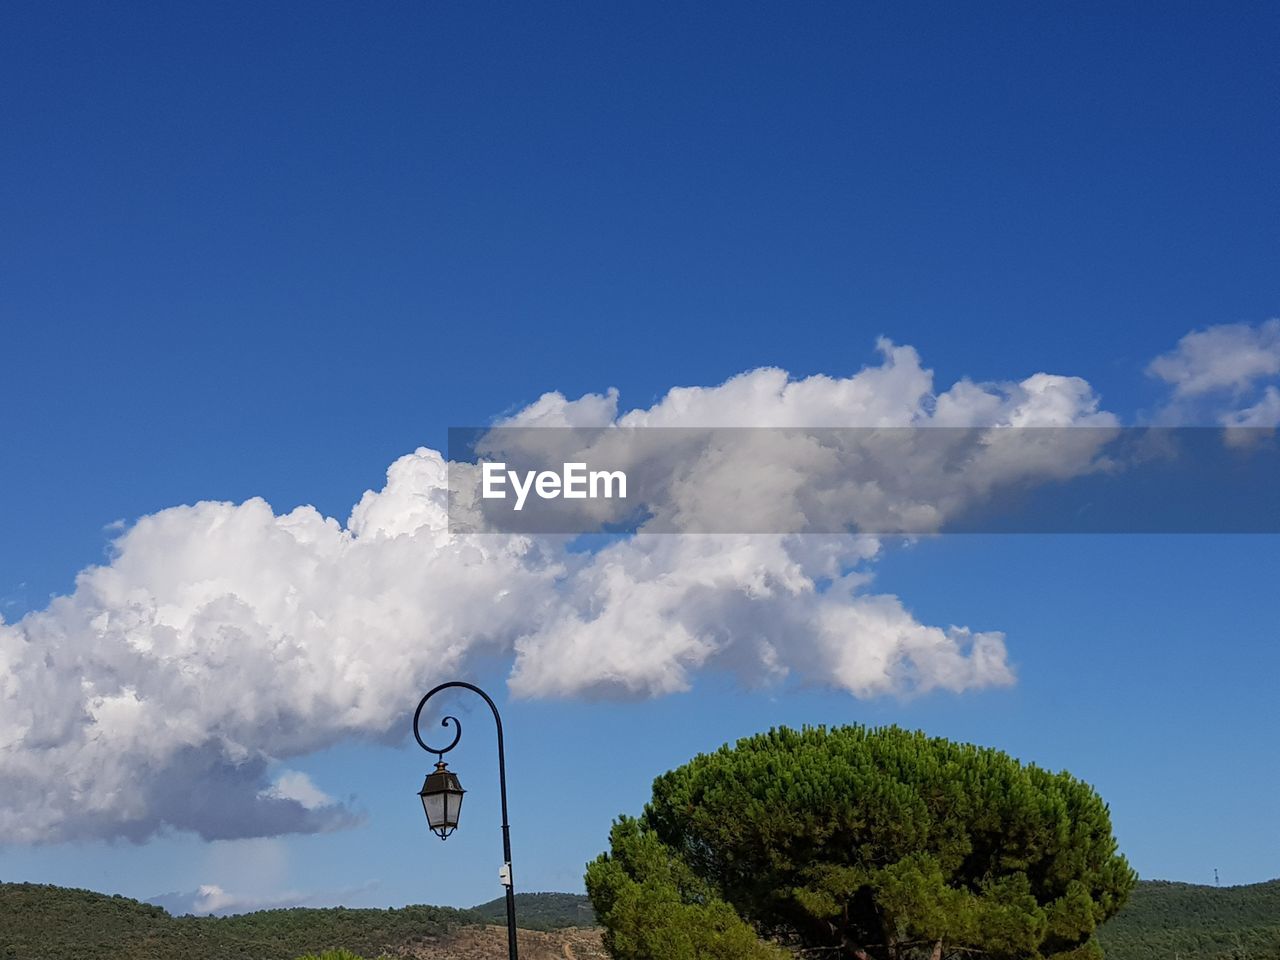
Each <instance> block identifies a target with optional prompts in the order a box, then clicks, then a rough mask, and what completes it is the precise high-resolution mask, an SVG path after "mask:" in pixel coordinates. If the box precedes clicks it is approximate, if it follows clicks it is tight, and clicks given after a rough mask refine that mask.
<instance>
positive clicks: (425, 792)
mask: <svg viewBox="0 0 1280 960" xmlns="http://www.w3.org/2000/svg"><path fill="white" fill-rule="evenodd" d="M466 792H467V791H465V790H463V789H462V784H460V783H459V782H458V775H457V774H456V773H454V772H453V771H452V770H450V769H449V767H448V765H447V764H445V763H444V762H443V761H441V762H440V763H437V764H436V768H435V771H434V772H432V773H428V774H427V779H426V780H424V781H423V782H422V789H421V790H419V791H418V796H419V797H421V798H422V809H423V810H424V811H425V812H426V814H427V823H428V824H430V826H431V830H432V832H433V833H435V835H436V836H438V837H439V838H440V839H441V840H447V839H448V838H449V834H451V833H453V831H455V830H457V829H458V814H459V813H461V812H462V795H463V794H464V793H466Z"/></svg>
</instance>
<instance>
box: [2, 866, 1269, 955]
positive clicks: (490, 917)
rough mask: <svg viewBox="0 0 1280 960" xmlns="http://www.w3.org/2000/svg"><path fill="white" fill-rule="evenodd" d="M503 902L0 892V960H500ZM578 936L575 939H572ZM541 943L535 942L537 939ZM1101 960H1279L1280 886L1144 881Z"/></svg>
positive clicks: (530, 946)
mask: <svg viewBox="0 0 1280 960" xmlns="http://www.w3.org/2000/svg"><path fill="white" fill-rule="evenodd" d="M517 916H518V917H519V919H520V925H521V928H522V932H521V936H520V942H521V954H522V956H527V957H528V958H529V960H542V958H544V957H545V958H547V960H551V958H553V957H554V958H557V960H559V958H563V957H569V958H574V960H598V958H603V957H604V954H603V952H602V951H601V950H600V947H599V935H598V931H595V930H592V929H589V926H590V924H591V923H593V917H592V914H591V908H590V905H589V904H588V903H587V900H586V898H585V897H583V896H581V895H578V894H567V893H525V894H519V895H518V898H517ZM505 917H506V905H505V901H503V900H501V899H498V900H493V901H490V902H488V903H484V904H480V905H479V906H478V907H476V908H474V909H472V910H455V909H452V908H448V907H427V906H414V907H404V908H401V909H395V910H365V909H346V908H342V907H335V908H332V909H324V910H317V909H302V908H298V909H291V910H264V911H260V912H257V913H250V914H244V915H241V916H235V917H191V916H186V917H173V916H170V915H169V914H168V913H167V912H166V911H165V910H163V909H162V908H160V907H157V906H153V905H151V904H146V903H139V902H138V901H136V900H130V899H127V898H125V897H119V896H114V897H113V896H107V895H105V894H100V893H93V892H91V891H88V890H72V889H67V888H63V887H53V886H45V885H39V884H25V883H17V884H0V960H102V958H111V960H237V958H240V960H294V958H296V957H298V956H300V955H302V954H305V953H309V952H317V953H318V952H320V951H322V950H326V949H331V948H335V947H344V948H346V949H348V950H352V951H354V952H355V953H357V954H360V955H361V956H364V957H376V956H378V955H379V954H381V953H386V954H390V955H394V956H397V957H412V958H420V960H472V958H477V960H478V958H481V957H488V956H497V955H500V954H501V952H502V950H501V946H502V944H504V943H505V936H506V934H505V932H504V931H503V930H502V929H501V926H494V925H493V924H501V923H503V922H504V921H505ZM575 927H578V928H580V929H572V928H575ZM537 931H544V932H537ZM1101 939H1102V943H1103V946H1104V947H1105V949H1106V954H1107V958H1108V960H1280V880H1273V881H1271V882H1269V883H1259V884H1253V885H1251V886H1242V887H1221V888H1219V887H1205V886H1195V885H1191V884H1184V883H1168V882H1164V881H1143V882H1141V883H1140V884H1139V885H1138V888H1137V890H1136V891H1135V893H1134V895H1133V898H1132V899H1131V900H1130V902H1129V905H1128V906H1127V907H1125V909H1124V910H1123V911H1122V912H1121V913H1120V915H1119V916H1117V917H1116V918H1115V919H1114V920H1112V921H1111V922H1110V923H1109V924H1107V926H1106V927H1104V928H1103V930H1102V934H1101Z"/></svg>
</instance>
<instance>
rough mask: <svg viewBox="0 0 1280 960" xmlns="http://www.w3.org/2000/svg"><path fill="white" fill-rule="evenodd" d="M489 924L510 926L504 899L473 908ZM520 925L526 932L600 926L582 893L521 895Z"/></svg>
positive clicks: (519, 898) (517, 910)
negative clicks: (597, 924) (507, 924)
mask: <svg viewBox="0 0 1280 960" xmlns="http://www.w3.org/2000/svg"><path fill="white" fill-rule="evenodd" d="M471 909H472V910H473V911H475V912H476V913H478V914H480V916H481V917H483V918H484V919H485V920H486V921H488V922H489V923H498V924H504V925H505V924H506V922H507V901H506V898H504V897H499V898H498V899H496V900H490V901H489V902H488V903H482V904H480V905H479V906H478V907H472V908H471ZM516 922H517V923H518V924H519V925H520V927H522V928H523V929H526V930H563V929H565V928H567V927H593V926H595V923H596V915H595V912H594V911H593V910H592V909H591V902H590V901H589V900H587V898H586V897H584V896H582V894H579V893H517V894H516Z"/></svg>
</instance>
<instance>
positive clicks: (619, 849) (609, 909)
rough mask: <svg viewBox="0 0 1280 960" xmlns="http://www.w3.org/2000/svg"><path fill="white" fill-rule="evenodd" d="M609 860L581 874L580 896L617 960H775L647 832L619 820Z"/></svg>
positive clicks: (777, 958) (778, 958)
mask: <svg viewBox="0 0 1280 960" xmlns="http://www.w3.org/2000/svg"><path fill="white" fill-rule="evenodd" d="M609 840H610V848H611V853H609V854H606V855H601V856H600V857H599V858H597V859H596V861H595V862H594V863H592V864H589V865H588V867H587V892H588V894H589V895H590V897H591V900H592V903H593V905H594V906H595V910H596V915H597V916H598V917H599V918H600V920H601V922H603V923H604V926H605V933H604V944H605V948H606V949H607V950H608V951H609V953H610V955H611V956H613V957H616V958H619V960H649V958H657V957H661V958H663V960H782V958H784V957H786V956H787V954H785V953H783V952H781V951H779V950H777V949H776V948H774V947H771V946H768V945H766V944H763V943H761V942H760V941H759V939H758V938H757V937H756V933H755V931H754V930H753V929H752V928H751V926H750V925H749V924H747V923H746V922H744V921H743V920H742V918H741V917H739V916H738V914H737V913H736V912H735V911H734V909H733V908H732V907H731V906H729V904H727V903H725V902H724V901H723V900H722V899H720V898H719V897H717V896H716V895H715V893H714V892H713V891H712V889H711V888H710V886H709V885H708V884H707V883H706V882H705V881H704V880H702V879H700V878H699V877H697V876H696V875H695V874H694V873H693V872H692V871H691V870H690V869H689V867H688V866H687V865H685V864H684V863H683V862H682V861H680V860H679V859H678V858H677V857H675V856H674V855H673V854H672V852H671V850H670V849H669V848H668V847H667V846H665V845H664V844H663V843H662V842H661V841H660V840H658V838H657V837H656V836H654V834H653V833H652V832H651V831H648V830H645V829H644V828H643V827H641V825H640V823H639V822H638V821H636V820H634V819H632V818H629V817H623V818H621V819H619V820H618V821H617V822H616V823H615V824H614V826H613V829H612V830H611V831H610V834H609Z"/></svg>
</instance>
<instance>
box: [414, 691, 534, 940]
mask: <svg viewBox="0 0 1280 960" xmlns="http://www.w3.org/2000/svg"><path fill="white" fill-rule="evenodd" d="M453 687H461V688H462V689H463V690H470V691H471V692H472V693H475V694H479V695H480V696H481V697H482V698H483V699H484V702H485V703H487V704H488V705H489V709H490V710H492V711H493V722H494V724H495V725H496V726H497V729H498V792H499V794H500V796H501V799H502V861H503V862H502V868H501V869H500V870H499V871H498V879H499V880H500V881H501V882H502V885H503V886H504V887H506V888H507V957H508V958H509V960H519V956H518V953H517V949H516V893H515V885H514V884H513V883H512V879H511V826H510V824H508V823H507V758H506V753H505V752H504V750H503V745H502V717H501V716H500V715H499V714H498V707H497V705H496V704H495V703H494V702H493V699H492V698H491V697H490V696H489V695H488V694H487V693H485V692H484V691H483V690H481V689H480V688H479V687H477V686H475V685H474V684H470V683H464V682H463V681H461V680H452V681H450V682H449V683H442V684H440V685H439V686H438V687H433V688H432V689H431V690H429V691H427V695H426V696H425V697H423V698H422V699H421V700H419V701H418V709H417V710H415V711H414V713H413V738H414V739H415V740H417V741H418V746H420V747H422V749H423V750H425V751H427V753H434V754H435V755H436V768H435V770H433V771H432V772H431V773H428V774H427V778H426V780H424V781H423V783H422V789H421V790H419V791H418V798H419V799H420V800H421V801H422V810H423V812H424V813H425V814H426V815H427V825H428V826H429V827H430V828H431V830H432V832H433V833H435V835H436V836H438V837H439V838H440V839H441V840H446V839H448V837H449V835H450V834H451V833H453V831H454V830H456V829H458V815H459V813H461V812H462V795H463V794H464V793H466V791H465V790H463V789H462V784H461V783H459V782H458V776H457V774H455V773H454V772H453V771H452V770H450V769H449V767H448V765H447V764H446V763H445V762H444V755H445V754H446V753H448V752H449V751H450V750H452V749H453V748H454V747H456V746H457V745H458V741H459V740H461V739H462V724H461V723H460V722H459V721H458V718H457V717H445V718H444V719H443V720H441V721H440V726H442V727H445V728H447V727H448V726H449V724H453V730H454V733H453V740H452V741H451V742H450V743H449V745H448V746H445V747H439V748H437V747H432V746H429V745H428V744H427V742H426V741H425V740H423V739H422V734H421V733H419V731H418V721H419V720H420V719H421V718H422V708H423V707H425V706H426V705H427V701H428V700H430V699H431V698H432V697H434V696H435V695H436V694H437V693H439V692H440V691H441V690H449V689H451V688H453Z"/></svg>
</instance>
